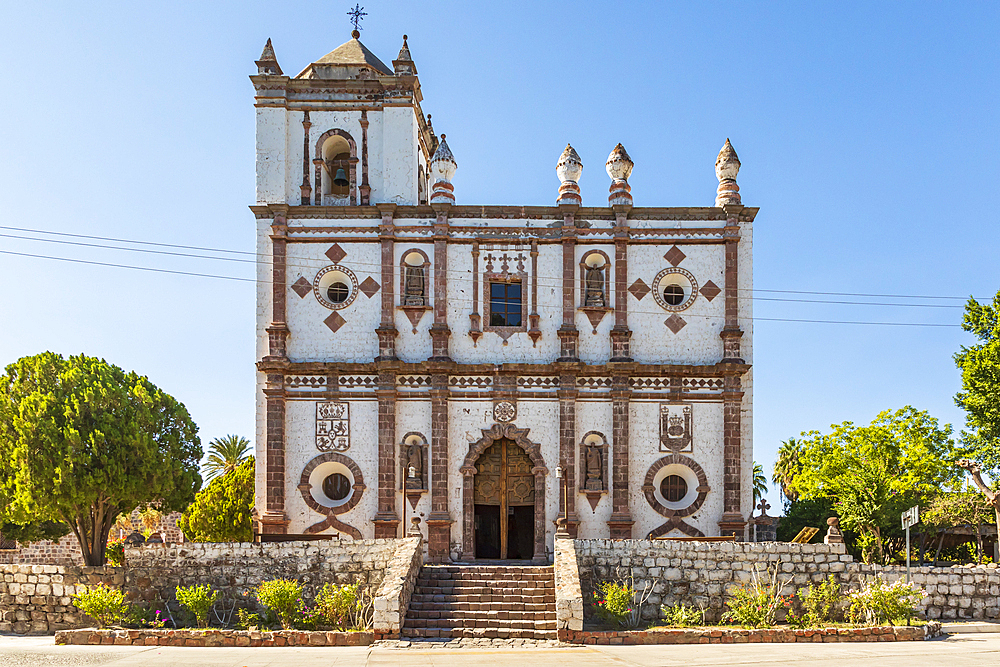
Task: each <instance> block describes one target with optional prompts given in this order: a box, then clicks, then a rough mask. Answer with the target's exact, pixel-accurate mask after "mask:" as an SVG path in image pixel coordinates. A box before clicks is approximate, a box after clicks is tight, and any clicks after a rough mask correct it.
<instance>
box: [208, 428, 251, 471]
mask: <svg viewBox="0 0 1000 667" xmlns="http://www.w3.org/2000/svg"><path fill="white" fill-rule="evenodd" d="M249 456H250V441H249V440H247V439H246V438H244V437H242V436H239V435H227V436H226V437H224V438H216V439H215V440H213V441H212V442H210V443H209V444H208V458H207V459H205V465H204V466H202V468H203V470H204V471H205V481H206V482H208V481H211V480H213V479H215V478H216V477H218V476H219V475H225V474H226V473H228V472H232V471H233V470H236V468H238V467H239V465H240V464H241V463H243V462H244V461H246V460H247V458H249Z"/></svg>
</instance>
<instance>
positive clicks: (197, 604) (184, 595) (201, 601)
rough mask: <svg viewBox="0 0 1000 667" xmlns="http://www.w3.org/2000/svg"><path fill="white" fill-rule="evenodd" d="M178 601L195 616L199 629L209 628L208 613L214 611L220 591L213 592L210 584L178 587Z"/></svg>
mask: <svg viewBox="0 0 1000 667" xmlns="http://www.w3.org/2000/svg"><path fill="white" fill-rule="evenodd" d="M176 594H177V601H178V602H179V603H180V604H181V606H182V607H185V608H186V609H187V610H188V611H190V612H191V613H192V614H194V618H195V620H196V621H197V622H198V627H199V628H207V627H208V612H210V611H212V605H214V604H215V599H216V598H217V597H219V592H218V591H213V590H212V587H211V586H209V585H208V584H202V585H201V586H188V587H186V588H185V587H184V586H178V587H177V591H176Z"/></svg>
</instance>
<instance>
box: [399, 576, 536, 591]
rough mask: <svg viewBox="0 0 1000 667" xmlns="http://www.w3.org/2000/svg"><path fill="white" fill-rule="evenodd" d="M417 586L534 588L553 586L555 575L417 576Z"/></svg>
mask: <svg viewBox="0 0 1000 667" xmlns="http://www.w3.org/2000/svg"><path fill="white" fill-rule="evenodd" d="M416 585H417V586H448V587H451V586H505V587H507V588H519V587H521V586H527V587H535V588H553V587H554V586H555V585H556V580H555V577H549V578H547V579H540V578H538V579H494V578H492V577H487V576H485V575H484V576H481V577H475V578H472V577H467V578H464V579H441V578H430V577H418V578H417V581H416Z"/></svg>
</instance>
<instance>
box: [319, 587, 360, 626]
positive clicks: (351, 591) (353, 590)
mask: <svg viewBox="0 0 1000 667" xmlns="http://www.w3.org/2000/svg"><path fill="white" fill-rule="evenodd" d="M315 608H316V610H317V611H318V612H319V616H320V623H322V624H323V625H328V626H330V627H332V628H337V629H338V630H347V629H348V628H350V627H352V626H353V625H354V624H355V623H354V621H355V614H356V612H357V610H358V584H344V585H343V586H337V585H336V584H325V585H324V586H323V590H321V591H320V592H319V595H317V596H316V607H315Z"/></svg>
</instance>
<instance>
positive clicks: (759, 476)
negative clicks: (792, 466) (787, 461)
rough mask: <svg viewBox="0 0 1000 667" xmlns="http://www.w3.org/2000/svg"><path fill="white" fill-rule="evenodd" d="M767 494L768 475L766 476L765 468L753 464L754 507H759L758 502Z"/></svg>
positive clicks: (755, 463)
mask: <svg viewBox="0 0 1000 667" xmlns="http://www.w3.org/2000/svg"><path fill="white" fill-rule="evenodd" d="M765 493H767V475H765V474H764V466H762V465H761V464H759V463H757V462H756V461H754V462H753V506H754V507H757V501H758V500H760V499H761V498H763V497H764V494H765Z"/></svg>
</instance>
